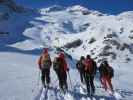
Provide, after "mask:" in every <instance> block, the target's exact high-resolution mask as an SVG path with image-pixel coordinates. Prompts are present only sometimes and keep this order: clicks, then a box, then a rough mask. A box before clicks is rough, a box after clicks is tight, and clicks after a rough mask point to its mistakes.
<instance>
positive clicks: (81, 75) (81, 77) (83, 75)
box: [79, 70, 85, 83]
mask: <svg viewBox="0 0 133 100" xmlns="http://www.w3.org/2000/svg"><path fill="white" fill-rule="evenodd" d="M79 74H80V80H81V82H82V83H84V81H85V79H84V77H85V72H84V71H83V70H79Z"/></svg>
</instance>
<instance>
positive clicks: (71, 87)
mask: <svg viewBox="0 0 133 100" xmlns="http://www.w3.org/2000/svg"><path fill="white" fill-rule="evenodd" d="M68 76H69V80H70V85H71V89H72V81H71V78H70V74H69V72H68Z"/></svg>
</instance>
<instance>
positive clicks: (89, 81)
mask: <svg viewBox="0 0 133 100" xmlns="http://www.w3.org/2000/svg"><path fill="white" fill-rule="evenodd" d="M85 82H86V87H87V92H88V94H89V95H91V94H94V93H95V86H94V76H93V75H91V74H89V73H85Z"/></svg>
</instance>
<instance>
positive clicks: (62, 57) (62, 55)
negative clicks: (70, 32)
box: [58, 53, 69, 72]
mask: <svg viewBox="0 0 133 100" xmlns="http://www.w3.org/2000/svg"><path fill="white" fill-rule="evenodd" d="M58 59H59V60H60V61H61V62H62V64H61V71H62V72H66V71H68V70H69V68H68V66H67V63H66V60H65V56H64V53H60V55H59V58H58Z"/></svg>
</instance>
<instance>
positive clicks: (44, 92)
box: [34, 84, 124, 100]
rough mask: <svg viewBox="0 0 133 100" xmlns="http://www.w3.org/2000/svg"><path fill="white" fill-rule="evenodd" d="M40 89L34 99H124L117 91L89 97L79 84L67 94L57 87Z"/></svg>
mask: <svg viewBox="0 0 133 100" xmlns="http://www.w3.org/2000/svg"><path fill="white" fill-rule="evenodd" d="M40 91H41V92H39V93H38V95H37V96H36V98H35V99H34V100H124V99H122V97H121V94H120V93H118V92H116V91H115V93H114V95H112V96H111V95H108V96H98V95H96V94H95V95H94V96H91V97H89V96H87V95H86V91H85V88H83V87H82V86H81V85H79V84H77V85H75V86H74V89H73V90H68V92H67V93H66V94H63V93H61V92H60V89H57V87H49V88H46V89H45V88H43V89H41V90H40ZM81 91H82V92H81ZM83 91H84V93H83ZM49 95H50V98H49ZM52 97H54V98H52ZM51 98H52V99H51Z"/></svg>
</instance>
